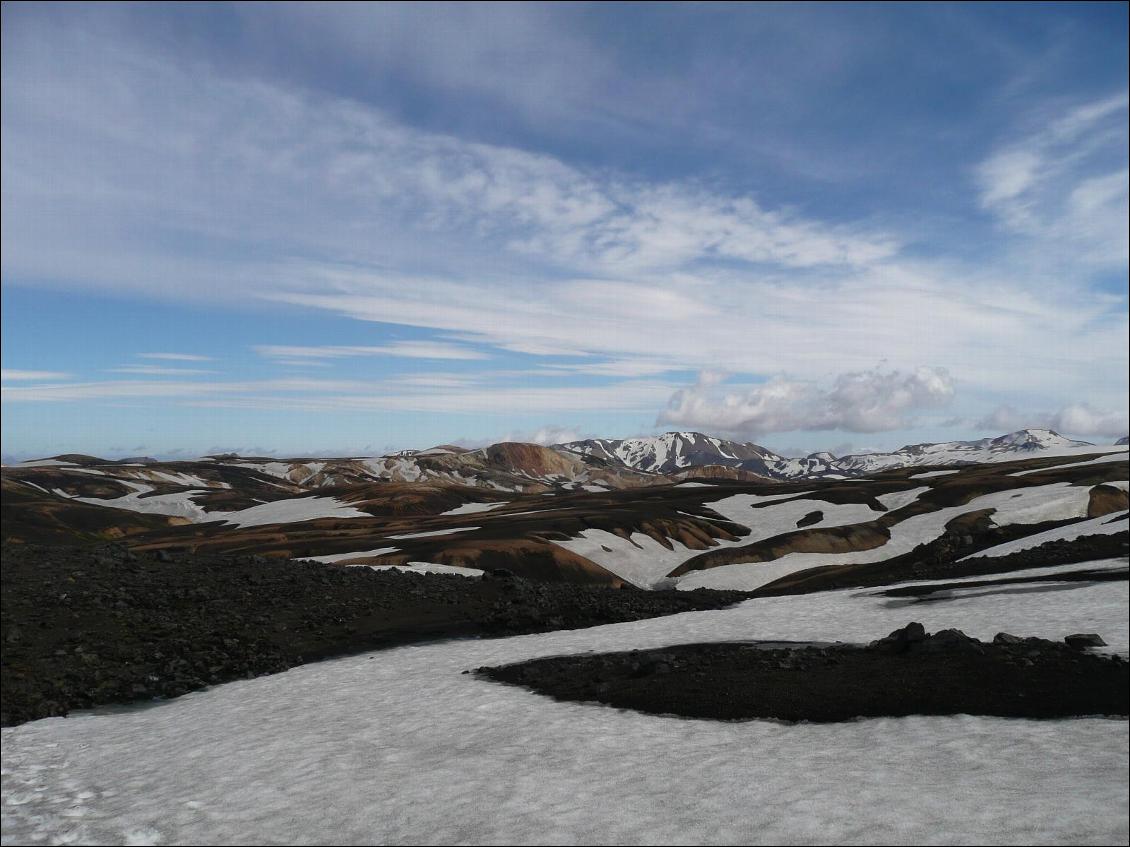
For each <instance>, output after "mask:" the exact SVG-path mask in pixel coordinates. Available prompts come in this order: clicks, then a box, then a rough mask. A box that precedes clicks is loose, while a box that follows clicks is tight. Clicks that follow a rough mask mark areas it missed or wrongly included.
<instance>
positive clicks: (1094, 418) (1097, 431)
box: [977, 403, 1130, 438]
mask: <svg viewBox="0 0 1130 847" xmlns="http://www.w3.org/2000/svg"><path fill="white" fill-rule="evenodd" d="M977 426H978V427H981V428H984V429H989V430H992V431H994V432H995V431H1005V432H1010V431H1014V430H1018V429H1028V428H1034V429H1051V430H1055V431H1056V432H1061V433H1066V434H1068V435H1078V436H1081V437H1084V438H1086V437H1089V436H1100V437H1109V438H1118V437H1121V436H1123V435H1126V433H1127V432H1128V431H1130V422H1128V419H1127V414H1126V412H1125V411H1122V412H1110V411H1099V410H1097V409H1094V408H1092V407H1091V406H1090V405H1088V404H1087V403H1071V404H1069V405H1066V406H1063V407H1062V408H1060V409H1059V410H1058V411H1056V412H1023V411H1020V410H1018V409H1016V408H1015V407H1013V406H999V407H997V408H996V409H994V410H993V411H992V412H990V413H989V414H988V415H986V416H985V417H983V418H982V419H981V420H979V421H977Z"/></svg>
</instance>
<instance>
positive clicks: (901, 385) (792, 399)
mask: <svg viewBox="0 0 1130 847" xmlns="http://www.w3.org/2000/svg"><path fill="white" fill-rule="evenodd" d="M953 395H954V386H953V381H952V380H951V379H950V376H949V374H947V373H946V372H945V371H944V370H942V369H940V368H918V369H917V370H915V371H913V372H911V373H902V372H899V371H887V372H884V371H880V370H871V371H862V372H855V373H844V374H840V375H839V376H837V377H836V378H835V379H834V380H832V382H831V385H829V386H828V387H822V386H820V385H817V384H814V383H811V382H800V381H795V380H790V379H786V378H784V377H778V378H776V379H772V380H770V381H769V382H767V383H765V384H763V385H758V386H755V387H752V388H748V389H746V390H744V391H740V392H729V393H720V392H719V391H718V380H717V377H716V376H715V375H713V374H708V375H707V377H706V379H705V380H700V381H699V382H698V383H697V384H696V385H694V386H692V387H690V388H682V389H679V390H678V391H676V392H675V393H674V394H673V395H672V396H671V399H670V400H669V401H668V404H667V408H666V409H665V410H664V411H663V412H662V413H661V414H660V416H659V421H658V422H659V423H660V424H669V425H674V426H680V427H690V428H693V429H702V430H706V431H707V432H728V433H735V434H742V435H747V436H758V435H766V434H769V433H774V432H793V431H797V430H826V429H835V430H845V431H848V432H883V431H888V430H895V429H904V428H907V427H908V426H910V425H911V423H912V422H911V420H910V415H912V414H913V413H914V412H917V411H920V410H922V409H928V408H934V407H938V406H942V405H945V404H946V403H948V402H949V401H950V400H951V399H952V398H953Z"/></svg>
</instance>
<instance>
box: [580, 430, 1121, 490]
mask: <svg viewBox="0 0 1130 847" xmlns="http://www.w3.org/2000/svg"><path fill="white" fill-rule="evenodd" d="M1123 446H1125V445H1123ZM557 447H558V449H560V450H566V451H569V452H571V453H576V454H578V455H581V456H586V457H596V458H599V459H602V460H605V461H609V462H613V463H618V464H620V465H622V466H624V467H626V468H631V469H633V470H637V471H644V472H646V473H660V474H672V473H677V472H679V471H683V470H685V469H687V468H691V467H699V466H703V465H719V466H724V467H731V468H737V469H740V470H744V471H751V472H753V473H757V474H761V475H762V476H767V477H770V478H773V479H789V480H795V479H819V478H832V479H835V478H840V477H857V476H866V475H868V474H872V473H877V472H879V471H885V470H891V469H893V468H905V467H914V466H919V465H922V466H929V465H962V464H975V463H981V462H999V461H1010V460H1014V459H1022V458H1025V457H1028V456H1032V455H1035V454H1040V455H1047V456H1056V455H1064V454H1067V455H1069V454H1071V453H1072V452H1078V451H1086V450H1090V451H1091V452H1109V451H1115V450H1118V449H1119V446H1118V445H1112V446H1104V447H1098V446H1096V445H1093V444H1089V443H1088V442H1086V441H1073V440H1072V439H1070V438H1065V437H1063V436H1062V435H1060V434H1059V433H1057V432H1053V431H1052V430H1049V429H1022V430H1018V431H1017V432H1010V433H1008V434H1007V435H1002V436H999V437H997V438H981V439H978V440H976V441H945V442H941V443H938V444H909V445H907V446H905V447H901V448H899V449H898V450H893V451H891V452H888V453H860V454H856V455H848V456H843V457H839V458H837V457H836V456H834V455H832V454H831V453H827V452H821V453H813V454H811V455H809V456H805V457H803V458H785V457H783V456H778V455H777V454H776V453H773V452H772V451H771V450H767V449H766V448H764V447H761V446H759V445H757V444H750V443H743V442H737V441H726V440H723V439H719V438H714V437H712V436H708V435H703V434H702V433H699V432H667V433H664V434H663V435H657V436H654V437H651V438H627V439H623V440H615V439H607V438H596V439H589V440H587V441H571V442H568V443H566V444H559V445H557Z"/></svg>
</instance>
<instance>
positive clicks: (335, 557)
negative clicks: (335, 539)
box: [302, 547, 400, 565]
mask: <svg viewBox="0 0 1130 847" xmlns="http://www.w3.org/2000/svg"><path fill="white" fill-rule="evenodd" d="M399 550H400V548H399V547H378V548H377V549H375V550H357V551H356V552H353V553H330V554H328V555H326V556H303V557H302V558H303V559H308V560H310V561H311V562H322V563H323V564H327V565H330V564H333V563H334V562H347V561H349V560H350V559H367V558H368V557H369V556H383V555H384V554H385V553H396V552H398V551H399Z"/></svg>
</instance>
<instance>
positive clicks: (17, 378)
mask: <svg viewBox="0 0 1130 847" xmlns="http://www.w3.org/2000/svg"><path fill="white" fill-rule="evenodd" d="M70 377H71V375H70V374H68V373H60V372H59V371H20V370H9V369H8V368H4V369H3V370H0V379H3V381H4V382H43V381H47V380H52V379H70Z"/></svg>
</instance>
